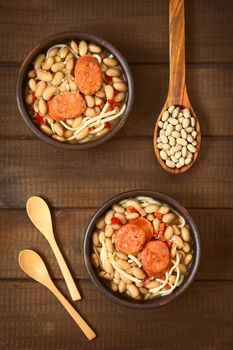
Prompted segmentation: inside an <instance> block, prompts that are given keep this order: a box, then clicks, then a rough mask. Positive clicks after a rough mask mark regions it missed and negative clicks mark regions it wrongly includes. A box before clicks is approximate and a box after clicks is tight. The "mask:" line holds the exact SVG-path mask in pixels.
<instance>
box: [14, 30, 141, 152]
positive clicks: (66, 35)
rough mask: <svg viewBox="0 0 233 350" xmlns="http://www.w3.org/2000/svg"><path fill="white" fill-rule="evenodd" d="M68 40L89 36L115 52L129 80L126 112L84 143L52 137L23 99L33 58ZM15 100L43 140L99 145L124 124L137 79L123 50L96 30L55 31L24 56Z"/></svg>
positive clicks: (79, 146) (74, 147)
mask: <svg viewBox="0 0 233 350" xmlns="http://www.w3.org/2000/svg"><path fill="white" fill-rule="evenodd" d="M68 40H86V41H88V42H93V43H96V44H98V45H100V46H101V47H103V48H104V49H106V50H107V51H109V52H111V53H113V55H114V56H115V57H116V58H117V60H118V61H119V62H120V66H121V68H122V70H123V73H124V76H125V79H126V81H127V84H128V98H127V102H126V109H125V112H124V113H123V115H122V117H121V118H120V119H119V120H118V122H117V123H116V124H115V125H114V126H113V128H112V129H111V130H110V131H109V132H108V133H106V134H105V135H104V136H102V137H100V138H98V139H96V140H94V141H91V142H88V143H83V144H79V143H77V144H68V143H62V142H60V141H56V140H54V139H52V138H51V137H50V136H47V135H45V134H44V133H43V132H42V131H41V130H40V129H39V128H38V127H37V126H36V125H35V124H34V123H33V122H32V120H31V118H30V116H29V114H28V111H27V105H26V103H25V102H24V90H25V84H26V79H27V72H28V71H29V70H30V66H31V64H32V61H33V59H34V58H35V57H36V56H37V55H38V54H40V53H42V52H44V51H45V50H46V49H47V48H49V47H50V46H53V45H55V44H58V43H61V42H66V41H68ZM16 101H17V106H18V109H19V112H20V115H21V117H22V119H23V120H24V122H25V123H26V125H27V126H28V127H29V129H31V131H32V132H33V133H34V134H35V135H36V136H37V137H39V139H41V140H42V141H45V142H47V143H48V144H50V145H52V146H55V147H58V148H60V149H70V150H87V149H90V148H93V147H96V146H98V145H101V144H103V143H105V142H107V141H109V140H110V139H112V138H113V137H114V136H115V135H116V134H117V133H118V132H119V131H120V130H121V129H122V128H123V126H124V124H125V122H126V120H127V118H128V116H129V113H130V111H131V109H132V106H133V101H134V82H133V76H132V73H131V70H130V68H129V65H128V63H127V61H126V59H125V58H124V57H123V55H122V54H121V53H120V51H119V50H118V49H116V48H115V47H114V46H113V45H112V44H110V43H109V42H108V41H106V40H105V39H102V38H100V37H98V36H96V35H94V34H90V33H85V32H75V31H71V32H62V33H57V34H54V35H51V36H49V37H46V38H44V39H43V40H41V41H40V42H39V43H38V44H36V45H35V46H34V47H33V48H32V49H31V50H30V51H29V52H28V54H27V55H26V57H25V58H24V60H23V62H22V64H21V66H20V68H19V73H18V77H17V82H16Z"/></svg>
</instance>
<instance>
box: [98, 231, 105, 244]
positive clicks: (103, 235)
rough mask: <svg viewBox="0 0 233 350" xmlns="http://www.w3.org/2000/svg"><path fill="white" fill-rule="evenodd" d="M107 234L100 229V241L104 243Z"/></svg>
mask: <svg viewBox="0 0 233 350" xmlns="http://www.w3.org/2000/svg"><path fill="white" fill-rule="evenodd" d="M105 238H106V237H105V234H104V231H100V233H99V241H100V243H103V242H104V241H105Z"/></svg>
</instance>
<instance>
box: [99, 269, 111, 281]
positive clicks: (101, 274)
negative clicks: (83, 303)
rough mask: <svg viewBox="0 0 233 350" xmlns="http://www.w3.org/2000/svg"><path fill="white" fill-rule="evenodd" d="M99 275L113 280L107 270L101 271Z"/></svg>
mask: <svg viewBox="0 0 233 350" xmlns="http://www.w3.org/2000/svg"><path fill="white" fill-rule="evenodd" d="M98 275H99V277H101V278H104V279H105V280H108V281H111V280H112V276H111V274H109V273H106V271H100V272H99V273H98Z"/></svg>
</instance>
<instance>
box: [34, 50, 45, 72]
mask: <svg viewBox="0 0 233 350" xmlns="http://www.w3.org/2000/svg"><path fill="white" fill-rule="evenodd" d="M44 59H45V55H44V54H40V55H38V56H37V58H36V59H35V61H34V68H35V70H37V69H39V68H40V67H41V65H42V62H43V61H44Z"/></svg>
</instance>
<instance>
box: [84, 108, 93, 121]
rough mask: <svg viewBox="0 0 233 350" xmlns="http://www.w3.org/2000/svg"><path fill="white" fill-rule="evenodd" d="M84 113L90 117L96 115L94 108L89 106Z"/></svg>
mask: <svg viewBox="0 0 233 350" xmlns="http://www.w3.org/2000/svg"><path fill="white" fill-rule="evenodd" d="M84 115H85V116H86V117H88V118H91V117H94V116H95V110H94V108H90V107H87V108H86V110H85V112H84Z"/></svg>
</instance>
